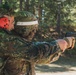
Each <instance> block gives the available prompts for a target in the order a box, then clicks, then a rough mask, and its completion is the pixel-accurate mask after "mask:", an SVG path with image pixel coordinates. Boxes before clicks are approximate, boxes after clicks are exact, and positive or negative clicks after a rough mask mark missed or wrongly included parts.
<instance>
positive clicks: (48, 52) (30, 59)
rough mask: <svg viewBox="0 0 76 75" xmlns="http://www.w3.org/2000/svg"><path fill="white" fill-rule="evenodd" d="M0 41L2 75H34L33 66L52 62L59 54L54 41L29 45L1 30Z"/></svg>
mask: <svg viewBox="0 0 76 75" xmlns="http://www.w3.org/2000/svg"><path fill="white" fill-rule="evenodd" d="M0 39H1V40H0V57H1V58H2V59H3V61H4V62H3V66H2V69H1V73H2V74H3V75H25V74H26V75H35V74H33V73H34V71H35V70H33V69H34V64H41V63H42V64H43V63H50V62H53V61H55V60H57V59H58V58H59V56H60V55H59V53H61V50H60V48H59V46H58V45H57V44H56V42H55V41H54V42H51V43H47V42H32V43H31V42H27V41H24V39H22V38H21V37H19V36H17V35H16V36H14V35H11V33H10V34H8V32H7V31H5V30H2V29H0ZM56 57H58V58H56ZM54 58H55V59H54ZM45 60H46V61H45ZM31 64H33V66H32V65H31ZM32 71H33V72H32ZM2 74H1V75H2Z"/></svg>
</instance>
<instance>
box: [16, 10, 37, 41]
mask: <svg viewBox="0 0 76 75" xmlns="http://www.w3.org/2000/svg"><path fill="white" fill-rule="evenodd" d="M37 29H38V20H37V18H36V16H34V15H33V14H32V13H30V12H27V11H19V12H17V13H16V17H15V32H16V33H18V34H19V35H20V36H22V37H23V38H25V39H26V40H28V41H30V40H32V38H33V37H34V34H35V33H36V31H37Z"/></svg>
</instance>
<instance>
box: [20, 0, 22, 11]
mask: <svg viewBox="0 0 76 75" xmlns="http://www.w3.org/2000/svg"><path fill="white" fill-rule="evenodd" d="M22 2H23V0H20V10H22Z"/></svg>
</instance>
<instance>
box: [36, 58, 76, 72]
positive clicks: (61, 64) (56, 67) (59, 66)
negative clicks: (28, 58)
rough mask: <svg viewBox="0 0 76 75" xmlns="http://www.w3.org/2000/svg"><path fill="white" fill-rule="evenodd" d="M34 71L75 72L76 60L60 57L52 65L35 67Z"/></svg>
mask: <svg viewBox="0 0 76 75" xmlns="http://www.w3.org/2000/svg"><path fill="white" fill-rule="evenodd" d="M36 71H38V72H66V71H76V59H72V58H64V57H60V59H59V60H58V61H56V62H54V63H51V64H48V65H37V66H36Z"/></svg>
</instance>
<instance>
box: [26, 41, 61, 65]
mask: <svg viewBox="0 0 76 75" xmlns="http://www.w3.org/2000/svg"><path fill="white" fill-rule="evenodd" d="M60 52H61V50H60V48H59V46H58V45H57V44H56V42H51V43H48V42H36V43H34V44H33V46H31V48H30V49H28V50H27V52H26V53H25V54H27V56H26V57H27V59H29V60H33V61H35V62H36V63H39V64H45V63H50V62H53V61H55V60H57V59H58V58H59V53H60Z"/></svg>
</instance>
